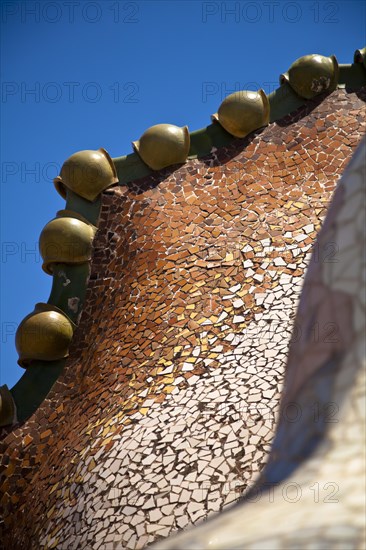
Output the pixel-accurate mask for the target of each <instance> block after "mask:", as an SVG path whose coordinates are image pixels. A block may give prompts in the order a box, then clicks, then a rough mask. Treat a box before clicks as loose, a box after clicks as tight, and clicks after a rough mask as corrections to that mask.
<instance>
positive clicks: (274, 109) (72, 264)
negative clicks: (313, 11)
mask: <svg viewBox="0 0 366 550" xmlns="http://www.w3.org/2000/svg"><path fill="white" fill-rule="evenodd" d="M314 63H315V65H314ZM309 67H310V72H309ZM365 68H366V48H363V49H361V50H356V52H355V54H354V63H353V64H351V65H339V66H338V63H337V60H336V58H335V57H334V56H331V57H330V58H327V57H324V56H319V55H318V54H312V55H309V56H304V57H302V58H299V59H298V60H296V61H295V62H294V63H293V64H292V65H291V67H290V69H289V71H288V73H286V74H285V75H281V77H280V78H281V83H280V87H279V88H278V89H277V90H275V91H274V92H272V93H271V94H269V95H268V96H266V94H265V93H264V92H263V90H260V91H258V92H252V91H246V92H245V93H243V92H238V93H236V94H231V95H230V96H228V98H226V99H225V100H224V101H223V103H222V104H221V106H220V108H219V110H218V113H217V114H215V115H214V122H213V123H212V124H210V125H209V126H207V127H205V128H202V129H199V130H196V131H194V132H192V133H189V132H188V129H187V127H184V128H183V129H181V128H179V127H177V126H173V125H157V126H158V128H157V126H155V127H152V128H150V129H148V130H147V131H146V132H145V133H144V134H143V136H141V138H140V140H139V141H138V142H136V143H135V151H136V152H134V153H132V154H129V155H126V156H122V157H118V158H114V159H110V157H109V155H108V153H107V152H106V151H105V150H104V149H100V150H99V151H97V152H94V151H84V152H81V153H83V154H84V156H83V155H82V158H81V159H80V158H79V157H80V154H81V153H76V154H75V155H73V156H72V157H70V159H69V160H68V161H66V163H65V164H64V166H63V170H62V171H61V175H60V176H59V177H58V178H57V189H58V191H59V192H61V194H63V196H65V197H66V206H65V210H63V211H60V212H58V213H57V215H56V218H55V219H54V220H53V221H55V220H56V221H57V223H58V222H59V221H60V220H62V222H61V225H63V226H64V227H65V231H66V234H67V235H68V237H69V238H71V239H73V240H72V242H73V244H74V243H75V244H76V246H77V247H78V246H79V247H80V246H84V247H85V246H86V247H91V246H92V245H91V240H90V236H91V233H92V232H91V229H90V224H92V225H93V226H96V227H97V226H98V220H99V215H100V210H101V193H102V191H104V190H105V189H106V188H108V187H109V186H111V185H115V184H116V183H117V179H116V175H117V177H118V181H119V185H125V184H127V183H129V182H130V181H133V180H136V179H140V178H142V177H144V176H147V175H149V174H153V173H154V172H155V171H156V170H160V169H161V168H166V167H168V166H172V165H177V164H178V163H180V164H181V163H184V162H185V161H186V160H188V159H194V158H199V157H202V156H205V155H207V154H210V153H211V151H212V148H213V147H215V148H218V147H223V146H226V145H229V144H230V143H232V142H233V141H234V140H236V139H237V138H238V137H241V138H243V137H246V136H248V135H250V134H252V133H253V132H254V131H257V130H259V129H260V128H263V127H264V126H266V125H268V124H269V123H272V122H275V121H277V120H280V119H281V118H283V117H284V116H286V115H289V114H291V113H293V112H294V111H296V110H297V109H298V108H299V107H301V106H303V105H306V104H308V103H309V101H313V100H314V99H315V101H316V102H318V101H319V100H320V101H323V99H324V98H325V97H327V96H328V95H329V93H330V92H331V91H332V90H335V89H336V88H337V87H338V88H346V89H347V90H358V89H360V88H361V87H363V86H364V85H366V71H365ZM309 75H310V76H309ZM314 83H315V84H314ZM310 92H311V93H310ZM324 92H325V94H327V95H325V94H324ZM238 94H239V95H238ZM240 94H241V95H240ZM300 94H302V95H300ZM304 94H305V95H306V96H308V97H304ZM309 94H310V95H309ZM233 96H234V97H233ZM253 113H254V114H253ZM248 121H249V122H248ZM238 122H239V124H238ZM162 127H163V128H162ZM228 130H230V132H229V131H228ZM156 143H158V144H159V147H158V148H156ZM86 153H87V155H86V156H85V154H86ZM77 155H79V156H77ZM151 155H152V156H153V157H154V155H155V157H158V160H159V163H158V164H154V162H152V161H153V159H152V157H151ZM75 157H77V159H76V161H75ZM72 158H73V159H74V161H75V162H74V164H73V163H71V165H72V167H71V168H70V160H71V159H72ZM155 160H156V158H155ZM112 161H113V162H112ZM172 161H173V162H172ZM101 162H102V163H103V165H101ZM67 163H69V164H67ZM149 165H150V166H149ZM101 166H103V168H101ZM154 166H155V168H154ZM67 167H68V169H67ZM81 176H82V179H83V181H86V182H90V181H92V183H93V196H91V195H90V194H89V193H88V191H87V190H85V189H84V188H83V186H76V187H75V186H74V183H75V180H76V179H77V178H78V177H81ZM65 212H66V214H65ZM80 216H81V218H80ZM75 220H77V222H76V221H75ZM51 223H52V222H49V224H47V226H46V228H47V227H49V225H50V224H51ZM59 225H60V224H59ZM46 228H45V229H46ZM45 229H44V230H43V232H42V233H43V237H44V239H45V243H44V250H47V238H49V237H47V231H46V233H44V231H45ZM60 239H61V240H60V242H59V246H58V247H57V251H56V255H54V256H53V257H52V258H44V260H45V262H47V266H48V269H49V272H50V273H52V275H53V285H52V290H51V294H50V297H49V299H48V305H49V308H48V311H42V312H40V311H37V310H35V311H34V312H33V313H31V314H30V315H28V316H27V317H26V318H25V319H24V320H23V321H22V323H21V325H19V328H18V331H19V330H20V328H21V327H22V329H21V330H23V332H24V327H25V333H26V332H27V330H26V329H27V325H26V323H27V322H28V321H29V320H30V321H31V322H32V323H35V326H38V325H37V323H38V324H39V323H41V324H42V323H44V322H46V325H47V330H50V326H51V325H50V324H49V321H50V319H48V321H47V315H54V314H55V312H57V313H58V315H59V318H58V319H59V320H58V323H60V322H61V323H64V324H65V323H66V324H67V321H69V323H70V326H73V325H74V324H75V325H77V324H78V322H79V319H80V316H81V312H82V310H83V305H84V300H85V296H86V290H87V286H88V281H89V277H90V257H91V254H90V248H89V249H88V250H87V253H85V250H84V253H85V254H84V256H83V255H82V256H81V257H80V255H79V256H78V254H77V253H76V251H75V250H73V251H70V250H69V251H68V252H67V251H66V250H65V247H64V246H63V244H65V243H63V242H62V238H61V236H60ZM45 255H47V252H43V256H45ZM37 315H38V317H37ZM42 316H43V317H42ZM42 319H43V320H42ZM42 326H43V325H42ZM54 328H55V330H56V332H57V331H59V325H57V323H56V324H55V326H54ZM61 333H62V331H61ZM61 333H59V334H58V337H60V335H61ZM17 336H18V340H17V347H18V349H19V351H20V354H21V355H22V354H23V355H24V354H26V355H27V353H28V352H31V353H33V354H34V353H35V349H34V348H33V349H32V350H29V349H26V348H27V345H28V344H27V343H25V340H24V339H22V338H21V331H20V332H19V333H17ZM71 336H72V331H71ZM63 338H64V342H63V345H61V347H60V350H59V353H58V355H57V353H56V355H55V354H51V355H52V357H51V356H50V355H49V350H46V349H43V350H42V349H37V350H36V354H35V356H34V357H30V356H29V353H28V355H27V361H29V360H32V359H33V361H32V366H31V368H29V367H28V369H27V370H26V371H25V373H24V375H23V376H22V378H21V379H20V380H19V381H18V382H17V383H16V384H15V386H14V387H13V388H12V389H11V390H9V389H8V387H7V386H6V385H4V386H2V387H1V388H0V426H5V425H14V424H16V423H17V422H23V421H25V420H26V419H27V418H29V416H30V415H31V414H33V412H34V411H35V410H36V409H37V408H38V406H39V405H40V404H41V402H42V401H43V400H44V399H45V397H46V396H47V394H48V393H49V391H50V389H51V388H52V386H53V384H54V383H55V382H56V380H57V378H58V377H59V375H60V373H61V372H62V370H63V368H64V365H65V362H66V357H67V355H68V347H69V344H70V342H71V337H70V330H69V327H68V329H67V330H66V332H65V333H64V334H63ZM37 345H38V347H39V346H41V347H42V343H41V344H40V342H36V346H37Z"/></svg>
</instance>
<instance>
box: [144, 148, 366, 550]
mask: <svg viewBox="0 0 366 550" xmlns="http://www.w3.org/2000/svg"><path fill="white" fill-rule="evenodd" d="M365 187H366V139H365V138H364V140H363V142H362V144H361V146H360V148H359V149H358V150H357V152H356V155H355V157H354V158H353V159H352V162H351V164H350V166H349V168H348V169H347V170H346V173H345V174H344V177H342V180H341V181H340V184H339V186H338V187H337V190H336V192H335V196H334V199H333V202H332V206H331V208H330V210H329V213H328V215H327V219H326V222H325V223H324V226H323V228H322V230H321V233H320V235H319V238H318V239H317V242H318V243H319V245H320V246H323V245H324V244H325V243H328V242H332V243H335V244H336V245H337V255H336V258H335V260H334V261H333V262H322V263H319V262H318V261H317V257H316V255H313V257H312V260H311V263H310V266H309V270H308V272H307V277H306V280H305V285H304V290H303V292H302V296H301V302H300V307H299V310H298V314H297V319H296V323H297V324H298V325H299V326H300V327H302V330H303V331H304V334H306V336H305V337H304V338H303V339H302V340H299V341H297V342H294V343H293V345H292V347H291V351H290V354H289V359H288V363H287V370H286V389H285V394H284V399H283V401H282V404H281V412H282V414H281V415H280V422H279V426H278V429H277V433H276V437H275V440H274V444H273V448H272V450H271V454H270V456H269V460H268V464H267V467H266V468H265V470H264V472H263V475H262V477H261V479H260V480H259V483H258V484H257V486H256V487H254V488H252V489H251V491H250V492H249V493H248V494H247V495H246V496H245V497H244V503H243V504H242V505H241V506H236V507H234V508H233V509H232V510H231V511H229V513H228V514H223V515H222V516H221V517H219V518H217V519H214V520H213V521H211V522H210V521H209V522H207V524H206V525H203V526H202V527H201V528H197V529H192V530H191V532H189V533H187V534H184V535H182V536H180V537H177V538H176V539H169V540H168V541H164V542H161V543H157V544H156V545H154V548H155V549H156V550H157V549H160V550H185V549H186V548H195V549H204V548H213V549H214V550H227V549H234V548H246V549H248V550H257V549H259V548H262V549H264V548H271V549H272V548H273V549H278V550H280V549H281V550H282V549H288V550H290V549H292V548H301V549H303V550H305V549H306V550H310V549H313V548H332V549H333V548H337V549H342V550H343V549H344V548H349V549H353V550H363V549H364V548H365V542H366V537H365V515H366V503H365V493H364V487H365V481H366V478H365V458H366V456H365V454H366V453H365V413H366V408H365V388H366V384H365V382H366V380H365V374H366V368H365V367H366V353H365V332H366V315H365V313H366V311H365V310H366V308H365V306H366V301H365V279H366V264H365V255H364V253H365V240H366V194H365ZM326 325H328V326H329V325H333V326H332V334H331V335H329V334H328V337H327V338H326V339H322V338H316V339H314V336H313V330H311V329H313V328H314V327H324V326H326ZM289 406H291V409H292V413H291V416H292V418H290V414H287V415H286V414H283V413H284V412H285V411H286V410H287V411H288V412H289V411H290V407H289ZM243 525H245V529H243Z"/></svg>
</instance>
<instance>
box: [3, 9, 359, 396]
mask: <svg viewBox="0 0 366 550" xmlns="http://www.w3.org/2000/svg"><path fill="white" fill-rule="evenodd" d="M0 7H1V10H2V11H1V26H2V28H1V35H2V37H1V68H2V74H1V81H2V82H1V169H2V178H1V203H0V209H1V238H0V240H1V363H0V383H1V384H8V386H9V387H12V386H13V385H14V384H15V382H16V381H17V380H18V379H19V378H20V376H21V375H22V373H23V370H22V369H21V368H20V367H18V365H17V354H16V350H15V345H14V334H15V330H16V327H17V325H18V324H19V323H20V321H21V320H22V319H23V318H24V317H25V315H27V314H28V313H29V312H31V311H32V310H33V308H34V305H35V303H37V302H47V300H48V296H49V293H50V289H51V284H52V278H51V277H50V276H48V275H46V274H45V273H44V272H43V271H42V269H41V258H40V257H39V254H38V252H37V242H38V238H39V235H40V232H41V231H42V229H43V227H44V225H45V224H46V223H47V222H48V221H49V220H51V219H52V218H53V217H54V215H55V214H56V212H57V210H60V209H62V208H63V207H64V201H63V200H62V199H61V197H60V196H59V195H58V194H57V193H56V191H55V189H54V187H53V184H52V180H53V178H54V177H55V176H56V175H57V174H58V170H59V168H60V167H61V165H62V163H63V161H64V160H65V159H66V158H67V157H68V156H70V155H71V154H72V153H74V152H76V151H78V150H81V149H98V148H99V147H104V148H106V149H107V150H108V151H109V153H110V154H111V155H112V156H113V157H116V156H120V155H123V154H127V153H130V152H132V148H131V141H132V140H135V139H138V138H139V137H140V135H141V134H142V133H143V132H144V130H146V129H147V128H148V127H149V126H151V125H153V124H158V123H162V122H168V123H172V124H177V125H180V126H183V125H186V124H187V125H188V126H189V128H190V130H191V131H193V130H196V129H198V128H201V127H204V126H206V125H207V124H209V123H210V115H211V114H212V113H214V112H216V111H217V108H218V106H219V105H220V103H221V101H222V99H223V98H224V97H225V96H226V95H227V94H229V93H231V92H232V91H234V90H235V89H257V88H259V87H262V88H264V90H265V91H266V92H267V93H268V92H270V91H272V90H273V89H275V88H276V87H277V86H278V76H279V74H280V73H281V72H283V71H285V70H287V69H288V67H289V66H290V65H291V63H292V62H293V61H294V60H295V59H296V58H298V57H300V56H301V55H305V54H309V53H320V54H323V55H327V56H328V55H331V54H335V55H336V57H337V59H338V61H339V63H351V62H352V59H353V52H354V50H355V49H356V48H360V47H363V46H364V42H365V30H366V29H365V4H364V2H362V1H358V2H352V1H346V2H344V1H336V2H327V1H300V2H299V1H298V2H286V1H284V2H282V1H270V0H268V1H241V2H216V1H211V2H200V1H185V2H180V1H178V0H174V1H155V0H148V1H141V2H140V1H136V2H135V1H109V0H104V1H97V2H94V1H93V2H92V1H90V2H89V1H82V0H79V1H76V0H75V1H74V0H69V1H38V2H33V1H32V0H27V1H14V2H13V1H3V2H2V3H1V5H0Z"/></svg>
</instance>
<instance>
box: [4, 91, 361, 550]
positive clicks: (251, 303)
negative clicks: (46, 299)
mask: <svg viewBox="0 0 366 550" xmlns="http://www.w3.org/2000/svg"><path fill="white" fill-rule="evenodd" d="M358 96H360V97H358ZM363 109H364V104H363V101H362V96H361V94H358V95H356V94H354V93H350V94H348V93H346V92H345V91H344V90H338V91H336V92H334V93H333V94H331V95H330V96H328V97H327V98H325V99H323V101H321V100H320V99H319V100H317V101H311V102H309V103H308V105H307V106H306V107H303V108H301V109H300V110H299V111H298V112H297V113H294V114H293V115H292V116H289V117H286V118H285V119H283V120H281V121H280V122H279V123H276V124H271V125H270V126H268V127H267V128H266V129H265V130H263V131H262V132H261V133H257V134H256V135H254V136H252V137H251V138H249V139H245V140H237V141H236V142H234V143H233V144H232V145H231V146H230V147H228V148H226V149H220V150H216V151H212V153H211V155H210V156H209V157H206V158H203V159H199V160H191V161H189V162H188V163H187V164H186V165H184V166H182V167H180V168H179V169H177V170H175V171H172V170H168V169H167V170H164V171H161V172H159V173H157V174H155V175H153V176H150V177H148V178H145V179H144V180H140V181H137V182H133V183H132V184H129V185H128V186H126V187H117V188H113V189H110V190H108V191H106V192H105V193H104V196H103V206H102V214H101V221H100V225H99V227H100V229H99V231H98V234H97V237H96V240H95V243H94V256H93V262H92V274H91V279H90V281H89V287H88V295H87V299H86V305H85V308H84V311H83V316H82V320H81V324H80V326H79V328H78V329H77V331H76V333H75V337H74V343H73V347H72V349H71V355H70V358H69V360H68V363H67V367H66V370H65V373H64V374H63V375H62V376H61V378H60V379H59V381H58V382H57V383H56V384H55V386H54V388H53V390H52V392H51V394H50V396H49V398H48V399H47V400H46V401H45V402H44V403H43V404H42V406H41V407H40V408H39V409H38V410H37V412H36V413H35V414H34V415H33V417H32V418H31V419H30V420H29V421H27V422H26V423H25V424H24V425H23V426H21V427H18V428H16V429H14V430H13V431H12V433H10V434H8V435H7V436H6V438H5V439H4V442H3V449H4V456H3V464H4V466H5V469H4V478H3V482H2V485H1V489H2V492H3V495H4V496H3V498H2V501H1V504H2V508H3V509H4V510H5V519H4V521H5V533H4V537H3V540H4V543H5V544H7V546H8V547H22V548H39V547H40V546H41V547H45V548H65V549H66V548H93V549H97V548H119V549H120V548H128V549H134V548H143V546H144V545H146V544H147V543H150V542H152V541H153V540H155V539H156V538H158V537H166V536H168V535H169V533H171V532H173V531H175V530H177V529H180V528H184V527H186V526H187V525H189V524H191V523H193V522H196V521H199V520H201V519H203V518H205V517H206V516H207V515H208V514H210V513H213V512H216V511H218V510H220V509H221V508H222V507H223V506H225V505H226V504H229V503H230V502H232V501H233V500H235V499H237V498H238V496H239V495H240V494H241V493H242V492H243V491H244V490H245V489H246V488H247V487H248V486H250V485H251V484H252V483H253V480H254V479H255V477H256V476H257V475H258V473H259V472H260V471H261V470H262V469H263V467H264V465H265V462H266V459H267V455H268V451H269V444H270V443H271V440H272V437H273V428H274V422H275V419H276V412H277V409H278V403H279V396H280V391H281V385H282V380H283V370H284V365H285V360H286V355H287V349H288V342H289V337H290V334H291V329H292V323H293V318H294V314H295V309H296V303H297V298H298V295H299V292H300V289H301V285H302V278H303V273H304V269H305V268H306V265H307V261H308V258H309V256H310V253H311V251H312V247H313V244H314V239H315V235H316V233H317V231H318V230H319V228H320V224H321V221H322V219H323V217H324V215H325V212H326V209H327V206H328V203H329V200H330V197H331V194H332V192H333V190H334V188H335V184H336V181H337V179H338V177H339V175H340V174H341V173H342V172H343V170H344V168H345V165H346V164H347V162H348V160H349V158H350V156H351V155H352V152H353V150H354V148H355V147H356V145H357V144H358V142H359V141H360V137H361V135H362V132H363V130H364V128H365V122H364V116H363ZM336 253H337V249H336V248H334V242H333V241H329V242H325V243H323V246H321V247H318V248H317V249H316V250H315V254H317V257H318V261H319V262H321V263H322V264H323V263H326V262H328V261H332V259H333V257H334V255H335V254H336ZM295 338H296V339H300V340H301V339H302V338H303V335H302V333H301V331H300V332H299V331H298V330H297V331H295ZM40 518H42V521H40Z"/></svg>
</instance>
